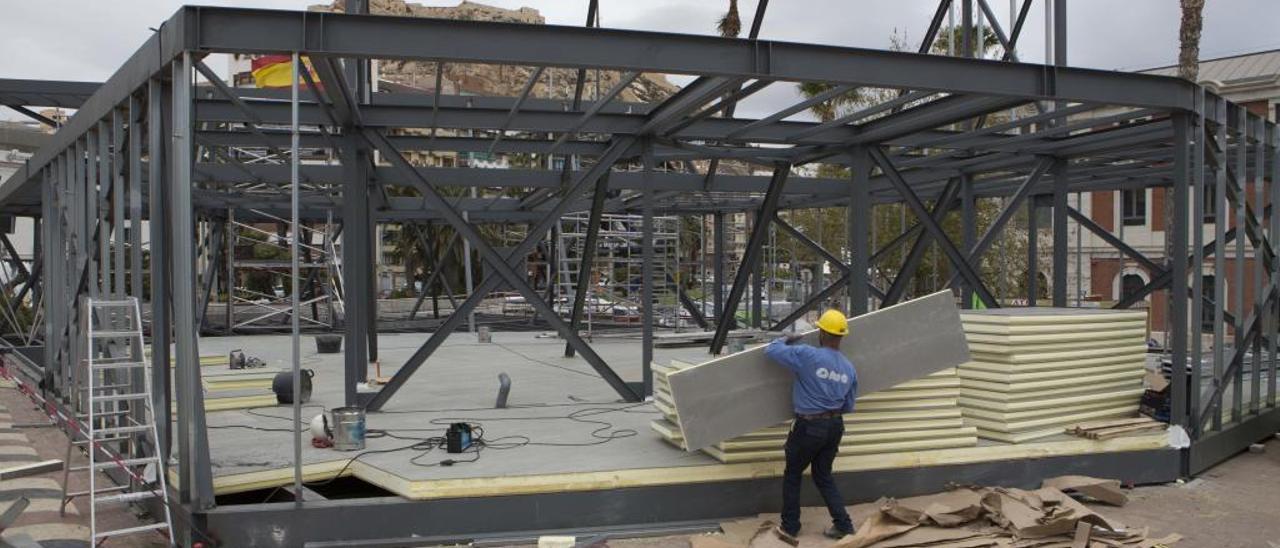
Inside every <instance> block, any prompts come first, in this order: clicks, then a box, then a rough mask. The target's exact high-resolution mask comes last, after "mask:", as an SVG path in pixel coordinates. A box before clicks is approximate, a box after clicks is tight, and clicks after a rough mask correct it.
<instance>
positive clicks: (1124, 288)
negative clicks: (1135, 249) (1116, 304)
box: [1120, 274, 1147, 301]
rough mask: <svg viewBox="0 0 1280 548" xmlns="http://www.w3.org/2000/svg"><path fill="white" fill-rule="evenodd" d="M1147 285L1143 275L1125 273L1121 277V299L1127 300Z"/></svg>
mask: <svg viewBox="0 0 1280 548" xmlns="http://www.w3.org/2000/svg"><path fill="white" fill-rule="evenodd" d="M1146 285H1147V282H1146V280H1143V279H1142V276H1139V275H1137V274H1125V275H1124V277H1122V278H1120V300H1122V301H1123V300H1126V299H1128V298H1129V296H1130V295H1137V294H1138V292H1140V291H1142V288H1143V287H1145V286H1146Z"/></svg>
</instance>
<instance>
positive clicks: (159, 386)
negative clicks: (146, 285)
mask: <svg viewBox="0 0 1280 548" xmlns="http://www.w3.org/2000/svg"><path fill="white" fill-rule="evenodd" d="M166 94H167V93H166V90H165V89H164V86H163V85H162V83H161V80H160V78H153V79H151V80H150V81H149V82H148V83H147V121H146V122H147V126H146V127H147V157H148V158H149V159H150V162H149V163H148V165H147V169H148V172H147V186H148V198H149V200H150V202H149V207H148V213H149V219H150V222H149V223H148V227H149V228H150V231H151V235H150V238H149V239H150V263H151V295H150V297H151V299H150V300H151V363H152V365H153V367H152V368H151V397H152V399H153V400H154V402H153V405H152V409H153V410H154V412H155V419H156V424H157V433H158V435H159V438H160V439H159V440H157V442H158V443H157V446H158V447H159V448H160V454H161V455H162V456H163V457H164V459H163V462H165V463H166V467H167V463H168V462H169V460H170V458H171V453H172V449H173V420H172V418H171V417H172V415H171V411H170V410H171V409H173V388H172V386H173V381H172V378H171V371H172V370H173V369H172V368H170V367H169V362H170V360H171V355H170V344H171V342H172V341H173V339H172V335H171V333H172V331H171V329H170V324H171V323H172V321H173V317H172V316H171V315H170V311H171V308H170V294H171V289H170V282H171V281H172V274H171V261H170V259H169V254H170V251H171V250H172V247H173V240H172V239H171V238H172V234H171V233H170V232H169V225H170V223H169V216H170V215H171V214H172V211H171V210H170V207H169V193H170V192H171V191H172V189H171V188H170V186H169V185H166V184H164V182H165V181H166V180H167V179H168V177H167V175H166V173H167V172H168V171H169V170H168V166H167V165H166V164H167V163H168V162H169V161H170V155H169V154H168V152H167V151H166V150H165V148H166V147H165V135H168V134H170V133H171V131H170V127H171V124H172V115H171V112H172V110H170V109H166V108H165V107H164V106H163V105H164V103H165V101H164V96H165V95H166Z"/></svg>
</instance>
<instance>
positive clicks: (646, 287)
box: [601, 139, 680, 398]
mask: <svg viewBox="0 0 1280 548" xmlns="http://www.w3.org/2000/svg"><path fill="white" fill-rule="evenodd" d="M643 147H644V148H643V152H642V154H643V158H642V162H643V164H644V191H643V192H644V194H642V195H641V196H640V199H641V210H642V213H643V217H642V220H641V227H640V231H641V235H642V238H641V239H642V240H644V241H643V243H642V244H641V245H642V253H643V256H644V264H642V265H641V268H640V277H641V278H642V279H641V281H640V283H641V289H640V293H641V295H643V299H642V302H643V303H644V304H643V305H642V306H644V308H643V309H642V311H643V314H644V316H643V317H642V318H641V323H642V324H643V325H641V329H642V330H643V331H642V333H641V350H640V377H641V380H640V382H641V387H642V391H641V392H640V397H642V398H647V397H649V396H651V395H653V305H654V303H655V302H656V300H657V299H656V295H654V292H653V276H654V269H653V261H654V255H653V192H654V190H653V141H651V140H648V139H646V140H645V141H644V144H643ZM601 180H604V178H603V177H602V178H601ZM677 237H679V235H678V234H677ZM679 260H680V258H679V257H676V261H677V264H678V262H679ZM663 283H664V284H665V283H666V280H663Z"/></svg>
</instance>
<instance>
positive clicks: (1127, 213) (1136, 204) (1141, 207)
mask: <svg viewBox="0 0 1280 548" xmlns="http://www.w3.org/2000/svg"><path fill="white" fill-rule="evenodd" d="M1120 219H1121V220H1123V221H1124V225H1125V226H1133V225H1145V224H1147V189H1145V188H1139V189H1136V190H1122V191H1120Z"/></svg>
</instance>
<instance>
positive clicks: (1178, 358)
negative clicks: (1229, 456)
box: [1058, 0, 1200, 427]
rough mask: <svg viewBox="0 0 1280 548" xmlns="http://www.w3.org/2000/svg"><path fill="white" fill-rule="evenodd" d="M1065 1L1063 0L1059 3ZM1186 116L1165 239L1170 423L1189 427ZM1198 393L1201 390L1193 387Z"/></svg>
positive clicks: (1178, 123) (1177, 135)
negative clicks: (1169, 279)
mask: <svg viewBox="0 0 1280 548" xmlns="http://www.w3.org/2000/svg"><path fill="white" fill-rule="evenodd" d="M1058 1H1060V2H1061V1H1063V0H1058ZM1188 118H1189V117H1188V116H1187V115H1186V114H1175V115H1174V119H1173V123H1174V141H1173V144H1174V147H1173V151H1174V186H1173V192H1172V195H1171V196H1170V198H1171V199H1172V200H1173V208H1172V213H1173V219H1172V228H1173V230H1172V232H1171V233H1169V234H1166V235H1165V237H1166V238H1168V239H1169V240H1170V249H1171V250H1172V252H1173V253H1176V254H1177V255H1175V256H1170V257H1168V259H1167V260H1168V261H1169V263H1171V264H1170V265H1169V266H1168V270H1169V273H1170V275H1171V276H1172V278H1173V279H1172V284H1173V291H1171V292H1170V293H1169V315H1168V316H1167V320H1166V321H1167V324H1166V327H1165V329H1166V332H1168V333H1169V334H1170V338H1171V339H1172V344H1171V345H1170V346H1171V356H1170V359H1171V360H1172V363H1173V370H1172V373H1171V374H1170V382H1172V383H1173V384H1172V387H1171V389H1170V394H1171V403H1172V405H1171V406H1170V410H1171V411H1170V416H1169V422H1170V424H1175V425H1180V426H1183V427H1187V426H1189V421H1190V417H1189V416H1188V412H1187V379H1186V375H1187V262H1186V261H1185V260H1183V257H1184V256H1185V255H1186V253H1187V213H1188V207H1187V201H1188V195H1189V188H1190V185H1189V184H1188V182H1189V181H1188V179H1189V176H1190V173H1191V172H1190V165H1189V162H1188V160H1189V157H1188V156H1189V154H1188V153H1189V152H1190V147H1189V146H1188V142H1189V139H1188V135H1189V134H1188V127H1187V126H1188V122H1189V119H1188ZM1195 358H1196V360H1195V362H1196V363H1195V366H1196V367H1199V366H1200V360H1199V356H1195ZM1194 389H1196V390H1199V387H1194Z"/></svg>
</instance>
